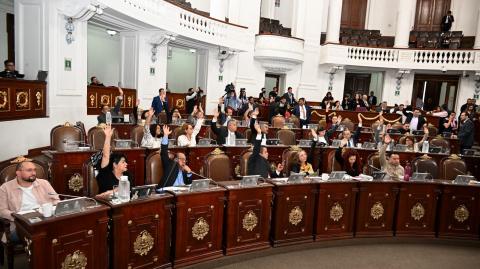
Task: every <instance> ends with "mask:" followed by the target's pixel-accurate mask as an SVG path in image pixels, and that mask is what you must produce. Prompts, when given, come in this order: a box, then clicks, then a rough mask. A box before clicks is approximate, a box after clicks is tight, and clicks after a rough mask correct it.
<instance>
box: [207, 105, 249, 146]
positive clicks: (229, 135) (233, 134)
mask: <svg viewBox="0 0 480 269" xmlns="http://www.w3.org/2000/svg"><path fill="white" fill-rule="evenodd" d="M217 118H218V111H217V110H215V111H214V112H213V119H212V123H211V124H210V127H211V128H212V132H213V133H214V134H215V135H216V136H217V143H218V144H219V145H229V146H235V140H236V139H242V138H243V135H242V134H240V133H239V132H237V121H236V120H234V119H231V120H229V121H228V123H227V127H224V126H221V127H217Z"/></svg>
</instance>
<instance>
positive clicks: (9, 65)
mask: <svg viewBox="0 0 480 269" xmlns="http://www.w3.org/2000/svg"><path fill="white" fill-rule="evenodd" d="M3 64H4V65H5V70H4V71H2V72H0V77H1V78H13V79H17V78H24V77H25V75H24V74H20V73H19V72H18V71H17V70H15V63H14V62H13V61H10V60H6V61H4V62H3Z"/></svg>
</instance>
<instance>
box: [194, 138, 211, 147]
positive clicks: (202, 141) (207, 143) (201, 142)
mask: <svg viewBox="0 0 480 269" xmlns="http://www.w3.org/2000/svg"><path fill="white" fill-rule="evenodd" d="M211 144H212V139H210V138H201V139H200V140H198V144H197V145H199V146H210V145H211Z"/></svg>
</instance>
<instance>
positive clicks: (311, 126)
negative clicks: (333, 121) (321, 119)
mask: <svg viewBox="0 0 480 269" xmlns="http://www.w3.org/2000/svg"><path fill="white" fill-rule="evenodd" d="M308 129H313V130H317V129H318V124H313V123H310V124H308Z"/></svg>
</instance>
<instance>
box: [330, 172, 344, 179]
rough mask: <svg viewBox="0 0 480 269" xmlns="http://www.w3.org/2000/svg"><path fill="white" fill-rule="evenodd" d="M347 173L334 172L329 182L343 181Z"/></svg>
mask: <svg viewBox="0 0 480 269" xmlns="http://www.w3.org/2000/svg"><path fill="white" fill-rule="evenodd" d="M346 174H347V172H345V171H334V172H331V173H330V176H329V177H328V181H342V180H343V178H344V177H345V175H346Z"/></svg>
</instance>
